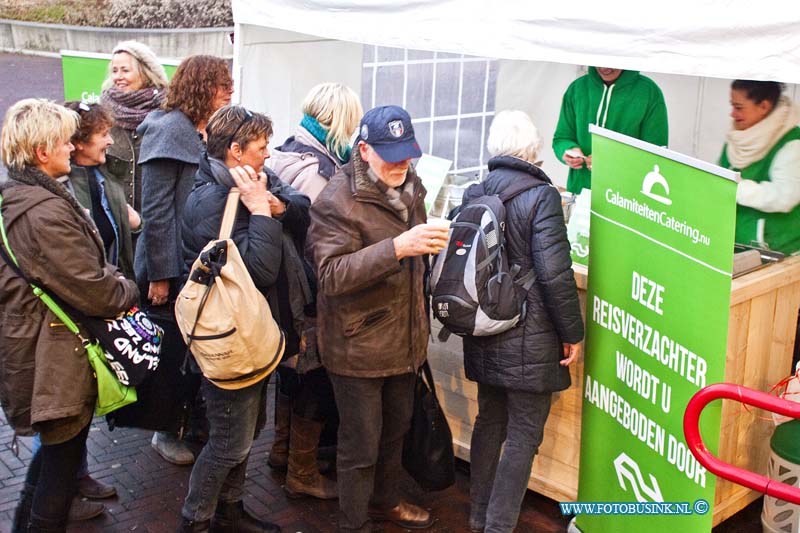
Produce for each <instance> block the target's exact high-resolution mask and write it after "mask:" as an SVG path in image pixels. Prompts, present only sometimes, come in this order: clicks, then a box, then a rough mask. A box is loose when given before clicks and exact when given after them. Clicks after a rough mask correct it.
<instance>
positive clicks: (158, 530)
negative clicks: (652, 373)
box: [0, 395, 566, 533]
mask: <svg viewBox="0 0 800 533" xmlns="http://www.w3.org/2000/svg"><path fill="white" fill-rule="evenodd" d="M270 397H272V395H270ZM269 407H270V408H269V412H272V408H271V401H270V406H269ZM0 422H1V424H0V532H1V533H6V532H8V531H9V530H10V528H11V520H12V517H13V513H14V508H15V506H16V503H17V498H18V495H19V491H20V488H21V486H22V483H23V481H24V477H25V472H26V470H27V465H28V463H29V461H30V458H31V451H30V446H31V439H29V438H21V439H19V443H20V446H19V457H18V458H17V457H14V455H13V454H12V453H11V450H10V443H11V437H12V435H13V432H12V431H11V429H10V428H9V426H8V425H7V424H6V423H5V419H4V418H2V417H0ZM270 428H271V423H268V426H267V429H266V430H265V431H264V432H263V434H262V435H261V436H260V437H259V439H258V440H257V441H256V442H255V444H254V446H253V450H252V452H251V456H250V463H249V466H248V471H247V482H246V485H245V493H246V496H245V504H246V505H247V507H248V508H249V509H250V510H251V511H253V512H254V513H255V514H256V515H258V516H262V517H264V518H268V519H269V520H271V521H274V522H276V523H278V524H280V525H281V526H282V527H283V530H284V531H285V532H291V533H294V532H303V533H328V532H333V531H335V530H336V527H335V524H336V512H337V504H336V502H335V501H327V502H325V501H320V500H315V499H313V498H303V499H297V500H293V499H290V498H287V496H286V495H285V493H284V491H283V488H282V482H283V476H282V475H280V474H277V473H273V472H272V470H271V469H270V468H269V467H268V466H267V464H266V457H267V451H268V450H269V447H270V445H271V443H272V438H273V432H272V430H271V429H270ZM151 435H152V433H151V432H147V431H141V430H133V429H120V428H118V429H115V430H114V431H109V430H108V428H107V427H106V424H105V421H104V420H103V419H100V418H96V419H95V420H94V422H93V424H92V428H91V431H90V433H89V442H88V451H89V471H90V472H91V474H92V476H94V477H95V478H97V479H99V480H101V481H103V482H105V483H111V484H113V485H114V486H115V487H117V492H118V496H117V497H116V498H113V499H110V500H106V507H107V509H108V510H107V512H106V513H105V514H104V515H102V516H101V517H98V518H95V519H93V520H90V521H87V522H79V523H72V524H70V527H69V530H68V531H69V532H71V533H72V532H86V533H99V532H120V533H121V532H130V531H136V532H149V533H162V532H169V531H174V530H175V528H176V527H177V524H178V522H179V515H180V508H181V505H182V503H183V498H184V497H185V496H186V489H187V484H188V481H189V474H190V472H191V467H181V466H175V465H171V464H169V463H167V462H165V461H164V460H162V459H161V457H160V456H159V455H158V454H157V453H156V452H155V451H154V450H153V449H152V448H151V447H150V437H151ZM198 449H199V448H198ZM466 468H467V467H466V464H465V463H461V464H460V467H459V473H458V481H457V484H456V486H455V487H451V488H450V489H448V490H446V491H442V492H440V493H431V494H427V495H426V494H425V493H423V492H422V491H421V489H419V487H417V486H416V485H415V484H414V483H413V481H411V480H410V478H409V479H404V480H403V482H402V485H403V490H404V492H405V493H406V494H407V495H408V496H409V498H410V499H412V500H415V501H417V502H419V503H422V504H424V505H426V506H427V507H430V508H431V509H432V511H433V513H434V515H435V516H436V517H437V518H438V520H437V522H436V524H435V525H434V527H433V528H431V529H430V530H428V531H431V532H433V533H444V532H460V531H468V530H467V528H466V522H467V516H468V512H469V486H468V484H469V481H468V474H467V470H466ZM565 525H566V519H565V518H564V517H562V516H561V514H560V512H559V511H558V506H557V504H556V503H555V502H553V501H552V500H549V499H547V498H544V497H543V496H540V495H537V494H535V493H533V492H529V493H528V495H527V497H526V499H525V503H524V508H523V512H522V515H521V517H520V526H519V528H518V529H517V531H518V532H520V533H528V532H533V531H542V532H555V531H564V528H565ZM382 531H384V532H386V533H397V532H400V531H403V529H401V528H397V527H395V526H391V525H384V526H383V529H382Z"/></svg>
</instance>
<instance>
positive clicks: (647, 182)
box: [642, 165, 672, 205]
mask: <svg viewBox="0 0 800 533" xmlns="http://www.w3.org/2000/svg"><path fill="white" fill-rule="evenodd" d="M654 185H661V187H663V188H664V194H666V195H669V183H667V180H666V178H664V176H662V175H661V172H660V171H659V169H658V165H653V170H652V172H648V173H647V176H645V177H644V181H643V182H642V194H644V195H645V196H647V197H649V198H652V199H653V200H655V201H656V202H661V203H662V204H664V205H672V200H670V199H669V198H667V197H666V196H661V195H660V194H658V193H655V192H653V186H654Z"/></svg>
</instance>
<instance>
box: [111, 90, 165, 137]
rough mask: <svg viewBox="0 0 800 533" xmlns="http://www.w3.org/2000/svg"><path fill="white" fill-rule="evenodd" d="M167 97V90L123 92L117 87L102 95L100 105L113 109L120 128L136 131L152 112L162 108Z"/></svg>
mask: <svg viewBox="0 0 800 533" xmlns="http://www.w3.org/2000/svg"><path fill="white" fill-rule="evenodd" d="M165 97H166V90H165V89H161V90H159V89H155V88H153V87H148V88H146V89H139V90H137V91H128V92H123V91H120V90H119V89H117V88H116V87H109V88H108V89H106V90H105V91H103V94H101V95H100V103H102V104H105V105H107V106H108V107H110V108H111V110H112V112H113V113H114V118H115V119H116V124H117V125H118V126H120V127H121V128H123V129H126V130H135V129H136V128H137V127H138V126H139V124H141V123H142V121H143V120H144V117H146V116H147V114H148V113H149V112H150V111H153V110H155V109H159V108H160V107H161V104H162V103H163V102H164V98H165Z"/></svg>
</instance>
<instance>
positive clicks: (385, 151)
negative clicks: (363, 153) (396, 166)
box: [358, 105, 422, 163]
mask: <svg viewBox="0 0 800 533" xmlns="http://www.w3.org/2000/svg"><path fill="white" fill-rule="evenodd" d="M358 140H361V141H364V142H365V143H367V144H368V145H370V146H371V147H372V148H373V149H374V150H375V151H376V152H378V155H379V156H381V159H383V160H384V161H386V162H387V163H397V162H399V161H405V160H406V159H412V158H415V157H420V156H421V155H422V150H420V149H419V144H418V143H417V139H415V138H414V127H413V126H412V125H411V117H410V116H409V115H408V112H407V111H406V110H405V109H403V108H402V107H400V106H396V105H387V106H382V107H375V108H373V109H370V110H369V111H367V112H366V113H364V118H362V119H361V126H360V127H359V130H358Z"/></svg>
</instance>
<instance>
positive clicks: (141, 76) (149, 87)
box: [100, 41, 169, 212]
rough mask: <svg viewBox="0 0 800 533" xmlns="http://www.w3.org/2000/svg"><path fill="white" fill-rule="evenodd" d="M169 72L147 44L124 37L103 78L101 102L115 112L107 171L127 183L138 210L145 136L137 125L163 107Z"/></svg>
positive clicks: (127, 196) (128, 198)
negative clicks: (143, 139)
mask: <svg viewBox="0 0 800 533" xmlns="http://www.w3.org/2000/svg"><path fill="white" fill-rule="evenodd" d="M168 83H169V81H168V80H167V73H166V72H164V67H162V66H161V63H159V61H158V59H157V58H156V55H155V54H154V53H153V51H152V50H151V49H150V47H149V46H147V45H146V44H142V43H140V42H137V41H122V42H121V43H119V44H117V46H115V47H114V51H113V52H111V62H110V63H109V65H108V76H107V77H106V79H105V81H104V82H103V93H102V95H101V96H100V103H102V104H103V105H105V106H106V107H108V108H110V109H111V111H112V113H113V115H114V121H115V122H114V126H113V127H112V128H111V138H112V139H113V140H114V144H113V145H112V146H110V147H109V148H108V152H107V154H106V162H105V164H104V165H103V167H104V169H105V170H106V172H107V173H108V174H109V175H111V176H112V177H114V178H116V179H117V180H118V181H119V182H120V183H123V184H124V185H125V200H126V201H127V202H128V203H129V204H130V205H132V206H133V208H134V209H135V210H136V211H137V212H141V210H142V172H141V167H139V165H137V164H136V159H137V158H138V156H139V148H140V146H141V143H142V138H141V136H140V135H139V134H137V133H136V128H138V127H139V125H140V124H141V123H142V121H144V119H145V117H146V116H147V115H148V114H149V113H150V112H151V111H155V110H156V109H160V108H161V106H162V104H163V103H164V99H165V98H166V95H167V84H168Z"/></svg>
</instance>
